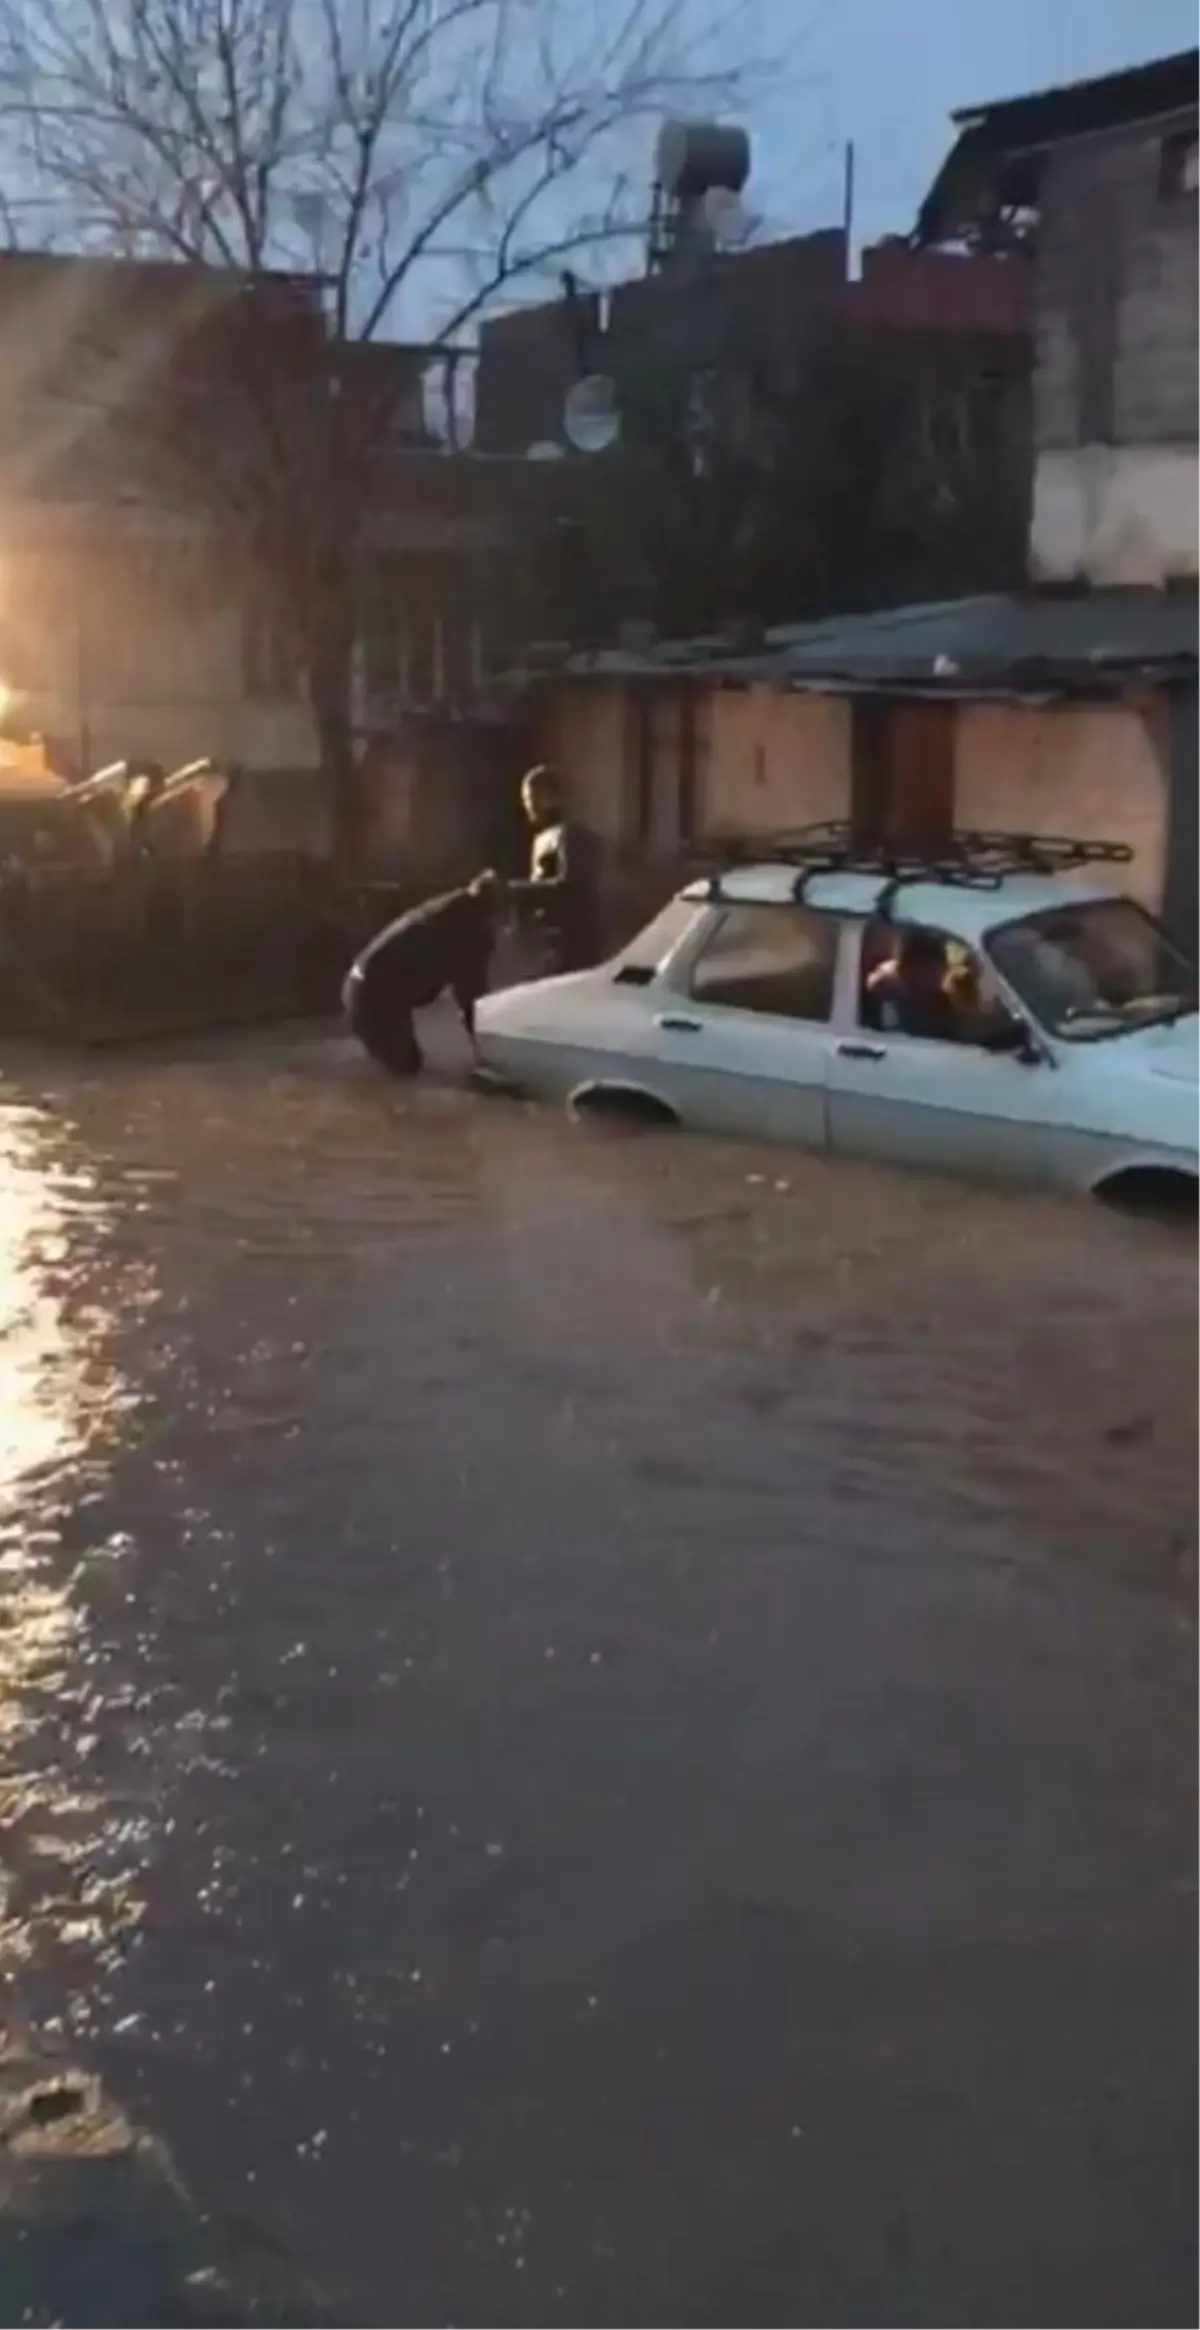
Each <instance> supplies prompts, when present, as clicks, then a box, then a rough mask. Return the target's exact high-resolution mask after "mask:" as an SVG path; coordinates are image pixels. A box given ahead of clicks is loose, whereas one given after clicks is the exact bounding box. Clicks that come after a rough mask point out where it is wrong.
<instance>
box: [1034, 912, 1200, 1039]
mask: <svg viewBox="0 0 1200 2330" xmlns="http://www.w3.org/2000/svg"><path fill="white" fill-rule="evenodd" d="M987 951H988V953H989V955H990V956H991V959H992V961H993V963H994V964H995V966H996V969H997V970H998V971H999V972H1000V973H1001V975H1002V977H1003V978H1005V979H1007V981H1008V983H1009V985H1010V987H1012V988H1013V990H1014V991H1015V993H1016V994H1017V995H1018V996H1019V997H1020V999H1021V1001H1022V1003H1023V1004H1024V1005H1025V1006H1026V1008H1027V1009H1028V1010H1029V1012H1030V1013H1031V1014H1032V1016H1033V1017H1034V1019H1036V1020H1040V1022H1041V1024H1042V1026H1043V1027H1045V1028H1048V1029H1049V1030H1050V1031H1051V1033H1052V1034H1054V1035H1057V1036H1063V1037H1066V1038H1067V1039H1068V1040H1069V1041H1073V1042H1076V1043H1091V1042H1095V1041H1097V1040H1098V1039H1100V1038H1101V1037H1105V1036H1119V1035H1123V1034H1125V1033H1127V1032H1128V1030H1130V1029H1131V1028H1139V1027H1149V1026H1154V1025H1156V1024H1161V1023H1164V1022H1168V1021H1171V1020H1176V1019H1181V1018H1182V1017H1183V1015H1184V1013H1185V1012H1190V1011H1194V1010H1195V1009H1196V972H1195V967H1194V965H1193V964H1191V963H1189V962H1188V961H1187V959H1186V957H1185V956H1183V955H1181V954H1180V952H1179V950H1178V948H1177V947H1175V946H1173V945H1172V943H1171V941H1170V939H1169V938H1168V937H1167V934H1166V932H1165V930H1164V929H1163V928H1162V925H1161V923H1158V922H1156V921H1155V919H1154V916H1153V915H1152V914H1147V912H1146V910H1145V908H1144V907H1142V906H1138V905H1137V904H1135V902H1134V900H1133V899H1132V898H1102V899H1097V900H1095V901H1094V902H1092V903H1088V902H1086V901H1084V902H1081V903H1080V904H1079V905H1073V904H1071V903H1070V902H1069V901H1067V900H1064V902H1063V904H1062V905H1061V906H1053V907H1050V908H1048V909H1047V911H1046V912H1045V913H1044V914H1029V915H1025V916H1023V918H1022V919H1021V921H1019V922H1009V923H1005V925H1004V926H1003V928H1002V929H1000V930H995V931H993V932H992V934H991V936H990V937H989V939H988V941H987Z"/></svg>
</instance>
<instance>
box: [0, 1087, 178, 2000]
mask: <svg viewBox="0 0 1200 2330" xmlns="http://www.w3.org/2000/svg"><path fill="white" fill-rule="evenodd" d="M108 1228H109V1219H108V1211H107V1208H106V1206H105V1204H104V1201H103V1199H102V1196H101V1193H100V1188H99V1177H98V1175H97V1173H96V1171H95V1169H94V1168H93V1167H92V1166H90V1165H87V1166H79V1165H75V1164H72V1163H71V1162H70V1161H69V1159H68V1158H67V1157H66V1155H65V1154H64V1133H63V1128H62V1126H61V1125H60V1124H56V1123H55V1122H54V1120H53V1119H51V1118H49V1117H48V1116H46V1115H44V1114H43V1113H42V1112H40V1111H38V1110H34V1109H24V1108H12V1107H9V1108H8V1109H6V1110H5V1111H4V1112H3V1114H2V1115H0V1838H2V1840H3V1856H4V1870H5V1899H4V1916H3V1920H2V1922H0V1976H3V1977H4V1978H5V1979H6V1980H7V1982H8V1984H9V1986H10V1987H9V1996H10V2001H11V2005H10V2016H9V2020H10V2022H12V2021H13V2020H14V2019H15V2021H16V2022H17V2023H18V2024H20V2025H21V2026H22V2027H24V2025H25V2024H26V2023H27V2022H28V2017H29V2011H30V2006H31V2002H32V2001H34V2000H36V1999H45V2000H47V2001H49V2002H51V2003H52V2005H53V2009H54V2011H53V2012H51V2013H50V2014H49V2017H48V2020H49V2030H50V2035H51V2037H53V2036H54V2034H55V2033H57V2034H58V2035H59V2036H60V2037H61V2036H62V2035H63V2034H64V2033H68V2032H70V2031H73V2030H74V2031H79V2030H86V2029H88V2028H90V2027H91V2022H92V2016H93V2012H94V2003H95V1998H96V1994H97V1985H98V1983H100V1982H102V1980H103V1977H104V1976H105V1975H106V1974H111V1973H112V1972H113V1971H114V1970H115V1967H116V1965H117V1964H118V1962H119V1959H120V1955H121V1948H122V1942H123V1937H125V1936H126V1935H128V1933H129V1932H130V1931H131V1930H132V1929H133V1927H134V1926H135V1925H136V1922H137V1916H138V1903H137V1896H136V1877H137V1872H138V1869H139V1866H140V1864H141V1862H142V1861H143V1859H144V1856H145V1851H146V1846H147V1842H148V1837H149V1823H148V1821H147V1819H146V1816H145V1813H144V1811H141V1810H135V1809H133V1808H131V1807H130V1806H128V1805H123V1804H121V1803H120V1802H119V1801H115V1800H114V1799H113V1798H112V1797H111V1796H110V1794H109V1792H108V1790H107V1788H106V1785H105V1776H104V1773H103V1770H102V1768H101V1759H100V1758H99V1757H98V1754H97V1751H98V1749H99V1747H100V1744H101V1741H100V1733H99V1731H98V1729H97V1722H98V1719H99V1718H100V1717H101V1716H102V1714H104V1713H106V1711H107V1708H108V1703H109V1692H108V1689H107V1687H106V1681H105V1677H104V1674H103V1669H102V1661H101V1659H100V1656H99V1653H98V1651H97V1648H96V1646H95V1644H94V1642H93V1639H92V1631H91V1621H90V1614H89V1610H88V1607H87V1599H86V1596H85V1595H84V1594H82V1593H81V1591H80V1588H81V1584H82V1582H83V1580H84V1578H85V1575H86V1573H87V1571H88V1570H89V1569H90V1568H93V1567H95V1566H96V1565H100V1564H104V1563H107V1562H111V1561H114V1560H117V1559H119V1557H120V1554H121V1551H122V1545H121V1542H120V1540H118V1541H117V1542H116V1543H111V1542H110V1543H105V1542H104V1541H103V1538H102V1536H101V1540H100V1542H98V1543H95V1544H92V1543H91V1542H90V1538H91V1531H90V1529H89V1527H88V1515H89V1513H90V1512H91V1511H93V1510H96V1509H98V1506H99V1502H100V1498H101V1494H102V1488H103V1483H104V1480H105V1478H106V1474H107V1469H108V1464H109V1460H110V1458H111V1454H112V1452H113V1450H114V1447H115V1446H116V1444H117V1441H118V1439H119V1437H120V1435H121V1434H122V1433H123V1432H124V1433H127V1432H128V1431H129V1430H130V1428H131V1427H132V1424H133V1420H134V1417H135V1415H136V1411H137V1405H138V1400H137V1394H136V1393H135V1391H134V1390H133V1388H132V1387H131V1386H130V1384H129V1383H128V1382H127V1381H126V1380H125V1378H124V1377H123V1375H122V1372H121V1370H120V1367H119V1365H118V1363H117V1360H116V1357H115V1352H114V1348H113V1338H114V1333H115V1329H116V1325H117V1308H116V1307H117V1305H118V1304H119V1305H120V1306H121V1308H122V1309H123V1310H125V1311H126V1312H128V1310H129V1309H130V1308H131V1307H133V1306H136V1305H137V1304H138V1303H139V1302H143V1301H145V1300H146V1299H147V1298H148V1293H149V1286H150V1281H149V1277H148V1274H147V1272H146V1270H145V1267H144V1265H143V1266H142V1267H141V1268H140V1269H139V1270H138V1271H136V1272H130V1271H129V1270H122V1269H120V1268H118V1269H116V1270H115V1271H114V1270H112V1269H111V1268H108V1267H106V1265H105V1257H104V1248H105V1244H106V1241H107V1234H108ZM51 1981H53V1983H54V1986H55V1987H54V1991H53V1993H51V1992H50V1990H49V1987H48V1986H49V1984H50V1982H51Z"/></svg>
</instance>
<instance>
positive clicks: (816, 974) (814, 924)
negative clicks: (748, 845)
mask: <svg viewBox="0 0 1200 2330" xmlns="http://www.w3.org/2000/svg"><path fill="white" fill-rule="evenodd" d="M837 950H838V924H837V922H836V921H835V919H834V917H833V916H832V915H827V914H814V913H812V912H811V911H810V910H809V909H808V908H806V907H803V906H731V907H730V908H729V909H728V911H727V912H726V913H725V914H723V915H722V917H721V920H720V922H719V923H718V924H717V927H716V929H715V930H714V932H713V933H712V936H711V938H710V939H709V940H708V942H707V944H706V946H705V947H704V949H703V951H702V953H701V954H700V955H698V956H697V958H696V961H695V963H694V964H693V966H692V976H691V981H690V988H691V993H692V995H693V997H694V999H695V1001H696V1002H697V1003H720V1004H726V1005H728V1006H730V1007H731V1008H732V1009H734V1010H736V1011H759V1012H768V1013H770V1014H772V1015H773V1016H774V1017H776V1018H778V1019H800V1020H809V1021H817V1022H821V1021H823V1020H827V1019H828V1018H829V1014H830V1011H831V1009H832V1006H833V981H834V971H835V969H836V966H837Z"/></svg>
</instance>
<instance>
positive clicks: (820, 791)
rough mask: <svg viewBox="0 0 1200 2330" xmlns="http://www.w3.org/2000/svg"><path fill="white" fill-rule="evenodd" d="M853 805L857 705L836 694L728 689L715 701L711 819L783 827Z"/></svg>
mask: <svg viewBox="0 0 1200 2330" xmlns="http://www.w3.org/2000/svg"><path fill="white" fill-rule="evenodd" d="M849 807H850V706H849V703H848V702H847V701H846V700H845V699H843V698H839V697H836V696H790V695H784V694H779V693H777V692H776V691H775V690H773V689H770V688H748V689H745V690H740V689H738V690H734V689H720V690H718V691H717V692H716V693H715V694H714V695H713V697H712V699H711V728H710V732H709V751H708V768H707V773H706V785H705V822H706V824H707V827H708V829H709V830H710V831H718V832H719V831H721V830H722V829H725V828H728V829H731V830H734V831H741V832H747V833H763V832H771V831H774V832H776V833H777V832H779V831H780V830H781V829H782V828H784V827H787V826H796V825H809V824H813V823H815V822H816V821H817V820H818V819H821V818H827V817H845V816H847V815H848V814H849Z"/></svg>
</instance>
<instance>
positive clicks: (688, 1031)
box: [654, 1011, 704, 1036]
mask: <svg viewBox="0 0 1200 2330" xmlns="http://www.w3.org/2000/svg"><path fill="white" fill-rule="evenodd" d="M654 1025H655V1027H661V1028H665V1029H666V1032H667V1034H668V1035H672V1036H698V1035H702V1034H703V1032H704V1031H703V1028H702V1027H701V1024H700V1021H699V1020H698V1019H681V1018H679V1016H678V1014H677V1013H676V1012H673V1011H660V1012H659V1014H658V1017H657V1019H656V1020H655V1022H654Z"/></svg>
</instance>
